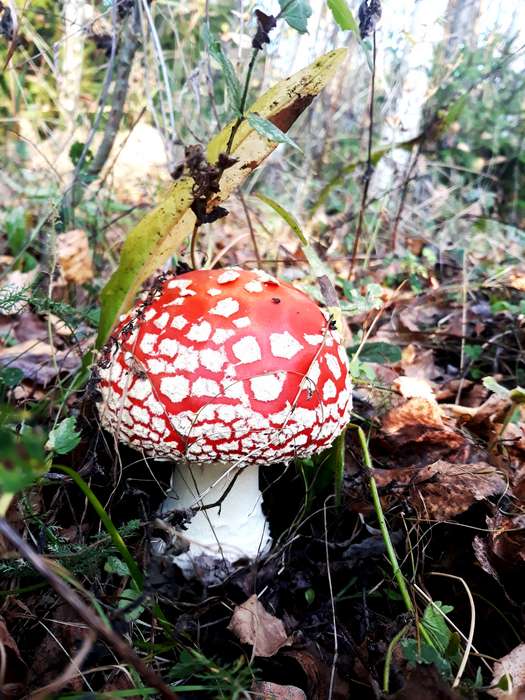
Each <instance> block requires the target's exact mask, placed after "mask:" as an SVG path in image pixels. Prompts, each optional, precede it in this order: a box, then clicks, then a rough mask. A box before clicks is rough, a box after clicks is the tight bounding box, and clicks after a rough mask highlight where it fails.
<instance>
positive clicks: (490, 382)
mask: <svg viewBox="0 0 525 700" xmlns="http://www.w3.org/2000/svg"><path fill="white" fill-rule="evenodd" d="M483 386H484V387H485V388H486V389H488V390H489V391H492V393H493V394H496V396H499V397H500V398H502V399H508V398H509V396H510V391H509V390H508V389H507V388H505V387H504V386H501V384H498V382H497V381H496V380H495V379H494V377H483Z"/></svg>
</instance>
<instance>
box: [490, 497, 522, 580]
mask: <svg viewBox="0 0 525 700" xmlns="http://www.w3.org/2000/svg"><path fill="white" fill-rule="evenodd" d="M488 525H489V528H490V531H491V535H490V540H491V542H490V545H489V546H490V549H491V550H492V552H494V554H495V555H496V556H497V557H498V558H499V559H500V560H502V561H504V562H506V563H507V564H508V565H509V566H511V567H515V566H516V565H517V564H518V563H522V564H523V563H525V515H514V516H511V515H503V514H502V513H500V512H499V511H498V512H497V513H496V515H495V516H494V517H493V518H489V519H488Z"/></svg>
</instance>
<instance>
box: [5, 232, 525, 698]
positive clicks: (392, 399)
mask: <svg viewBox="0 0 525 700" xmlns="http://www.w3.org/2000/svg"><path fill="white" fill-rule="evenodd" d="M77 238H78V236H77ZM80 238H82V236H80ZM71 244H72V245H73V250H74V251H75V250H76V253H75V255H73V256H72V259H74V258H75V256H77V263H78V255H79V248H78V246H79V245H80V243H79V242H78V240H77V242H76V244H75V243H74V242H72V243H71ZM75 245H76V246H77V247H76V248H75ZM411 245H412V247H413V255H414V259H417V260H422V258H421V250H422V245H420V246H419V247H418V242H417V241H413V242H412V243H411ZM230 257H231V258H232V259H231V261H232V262H238V259H237V258H235V256H234V255H231V256H230ZM64 260H65V258H64ZM64 260H63V261H62V264H63V265H65V266H66V268H67V269H68V274H69V275H70V279H69V282H65V283H64V286H63V289H62V292H61V297H59V296H57V295H55V298H56V299H57V301H56V302H55V303H54V305H52V307H50V306H49V304H48V305H47V306H45V304H43V302H42V299H41V298H40V301H38V299H39V297H38V296H36V297H35V298H33V299H24V298H23V295H22V297H21V298H20V299H19V304H18V306H17V307H16V308H13V307H11V308H10V309H9V313H4V314H3V315H2V316H0V330H1V332H2V337H3V347H2V348H1V349H0V363H1V365H2V368H3V369H2V374H1V382H2V391H3V394H4V400H7V401H9V403H10V404H11V406H15V405H16V406H17V408H16V413H13V414H12V415H11V417H10V419H9V420H10V421H11V422H12V421H13V420H16V421H17V422H18V425H19V430H21V431H22V434H23V431H24V426H25V425H31V426H33V428H34V429H35V430H36V431H37V432H38V431H39V430H41V431H42V433H45V432H47V431H48V430H49V428H50V427H52V426H53V425H55V430H54V431H53V433H52V441H53V445H54V455H55V456H54V462H53V464H51V463H49V462H46V463H45V469H44V473H43V474H42V476H41V478H40V479H39V481H38V483H36V484H33V485H29V484H28V486H27V488H26V489H25V490H24V491H23V492H22V493H21V494H20V495H19V496H18V497H17V498H16V499H15V500H14V501H13V502H12V503H11V506H10V508H9V510H8V514H7V521H8V523H9V525H10V526H11V528H12V530H14V531H15V533H18V535H19V536H20V537H22V539H23V541H24V542H25V543H26V545H27V547H28V548H29V549H30V550H31V551H32V552H33V553H34V556H35V557H36V559H34V560H33V564H31V563H29V562H28V560H27V557H26V558H25V559H23V558H21V557H20V553H19V552H21V553H22V554H24V552H23V551H22V550H20V549H18V551H17V548H16V547H15V546H14V543H13V541H12V540H10V539H9V533H7V534H6V532H2V533H1V534H0V556H1V560H0V581H1V589H2V590H1V591H0V601H1V609H0V651H1V653H0V683H1V684H2V685H3V691H2V692H3V697H28V696H30V697H42V698H43V697H61V698H94V697H150V696H152V695H153V694H156V693H157V692H159V691H158V687H159V686H158V685H157V689H155V687H154V685H155V682H156V681H155V678H156V679H157V680H158V681H159V683H160V679H162V680H163V682H165V683H167V684H168V685H169V689H168V690H166V689H164V690H163V691H162V690H161V694H164V696H165V697H169V693H170V692H171V693H172V694H173V693H175V694H177V696H178V697H180V698H192V697H211V698H218V697H224V698H241V697H268V698H270V697H275V698H301V697H304V695H303V694H301V693H302V691H304V693H306V696H307V697H308V698H311V699H314V698H315V699H319V700H324V699H328V698H333V699H334V700H335V699H341V700H342V699H343V698H360V699H363V700H366V698H379V697H392V698H398V699H403V700H423V699H424V698H451V699H452V698H460V697H479V696H481V697H482V696H484V695H485V694H486V693H487V692H488V693H489V695H491V696H495V697H503V693H504V692H505V691H509V693H508V694H506V695H505V697H514V698H519V697H522V696H521V695H519V692H520V691H519V690H517V689H516V688H519V686H520V684H525V644H524V643H523V623H524V620H523V604H524V587H523V581H524V574H525V508H524V503H525V428H524V421H523V418H524V407H525V403H524V400H525V397H524V393H523V390H519V389H516V384H517V383H519V382H517V379H516V378H517V377H518V378H519V377H523V376H524V372H525V359H524V356H523V346H524V344H525V333H524V319H525V308H524V306H523V292H524V290H525V268H523V267H518V266H515V267H513V268H510V267H509V268H507V269H505V270H504V271H503V272H502V273H501V274H498V275H497V276H494V277H493V278H490V277H487V278H486V279H485V281H484V282H482V283H479V284H477V285H474V284H469V285H468V286H466V285H465V283H464V277H463V275H462V269H461V267H460V266H458V265H456V264H455V263H454V262H453V261H452V260H448V261H447V262H446V264H445V263H440V264H436V265H435V266H433V267H431V268H430V269H428V266H427V269H426V272H425V273H424V274H423V273H421V271H420V272H419V273H418V274H415V275H412V276H411V277H410V278H409V279H408V280H407V274H406V271H405V270H404V269H403V268H402V267H401V265H400V263H399V261H396V259H394V260H393V261H392V262H391V263H389V264H388V265H382V264H381V261H376V268H375V269H377V272H376V273H374V274H373V281H374V283H375V284H376V285H379V292H378V297H377V298H378V299H379V302H380V303H379V304H374V308H372V309H370V308H368V309H365V310H364V311H363V312H362V313H361V314H354V315H353V316H352V317H349V318H347V320H348V327H349V337H348V343H349V346H350V347H349V355H350V358H351V360H352V365H351V368H352V374H353V375H354V380H355V391H354V411H353V421H354V423H355V424H356V425H359V426H360V427H361V428H362V429H363V431H364V433H365V435H366V437H367V441H368V450H369V452H370V455H371V458H372V464H373V476H374V479H375V484H376V485H377V487H378V491H379V495H380V500H381V505H382V510H383V512H384V515H385V518H386V523H387V527H388V532H389V536H390V539H391V541H392V543H393V544H394V547H395V550H396V552H397V557H398V560H399V562H400V566H401V569H402V572H403V574H404V577H405V580H406V581H407V585H408V589H409V593H410V605H411V606H412V610H409V609H407V607H410V606H407V601H406V600H403V597H402V596H401V594H400V590H399V588H398V585H397V583H396V577H395V576H394V573H395V572H394V571H393V568H392V564H391V561H389V558H388V556H387V551H386V550H385V542H384V537H383V536H382V534H381V531H380V527H379V524H378V520H377V510H374V507H373V499H372V495H371V484H370V472H369V471H368V470H367V469H366V464H365V457H366V451H365V453H363V445H362V443H361V442H360V441H359V437H358V433H357V431H356V429H355V428H352V427H350V428H348V430H347V432H346V437H345V440H346V443H345V453H344V464H342V463H341V461H340V460H339V461H338V460H337V459H336V458H334V455H333V453H332V454H331V455H329V456H328V458H327V457H326V456H325V457H323V458H321V459H317V460H314V461H311V462H308V463H304V464H300V465H294V466H290V467H288V468H286V469H284V470H283V466H282V465H280V466H279V465H278V466H273V467H269V468H267V469H266V470H265V471H264V474H263V480H264V484H263V486H264V494H265V495H264V503H265V506H264V507H265V510H266V513H267V516H268V519H269V521H270V523H271V528H272V536H273V539H274V543H275V544H274V547H273V549H272V551H271V552H270V553H269V554H268V555H267V556H265V557H264V558H262V559H261V561H258V562H257V563H256V564H251V565H247V566H245V567H244V568H241V569H239V570H238V571H237V572H236V573H235V574H234V575H232V576H231V577H230V578H228V579H227V580H226V581H225V582H223V583H222V584H217V585H214V586H210V587H206V588H205V587H204V586H203V585H201V584H199V583H197V582H195V581H191V582H190V581H186V580H185V579H184V578H183V576H182V575H181V573H180V572H179V571H178V569H177V568H176V566H174V565H173V564H172V563H170V562H169V561H166V560H163V559H160V558H155V557H153V556H152V555H151V553H150V540H151V537H152V535H153V534H154V528H155V514H156V512H157V509H158V508H159V505H160V503H161V500H162V493H163V489H164V488H166V487H167V484H168V481H169V474H170V469H169V468H168V467H166V465H160V466H159V470H158V472H157V475H156V477H155V478H153V477H152V475H151V474H150V473H149V472H148V471H147V470H146V468H145V465H144V462H143V461H142V460H141V459H140V458H138V455H137V453H135V452H133V451H132V450H130V449H126V448H122V449H121V450H120V453H119V455H118V456H117V455H116V453H115V450H114V444H113V442H112V441H108V440H107V439H105V438H104V435H103V433H102V431H101V429H100V426H99V424H98V419H97V414H96V410H95V404H94V400H93V395H92V394H91V393H90V392H89V385H88V390H87V391H86V390H84V388H83V387H82V381H84V380H85V377H86V375H85V372H84V373H83V372H82V366H81V363H82V357H83V356H85V354H86V352H87V350H88V348H89V347H90V343H91V342H92V338H93V332H94V330H93V329H94V326H93V322H92V321H90V318H89V315H86V314H85V313H84V312H83V311H82V308H83V306H82V305H83V304H85V305H86V308H87V307H88V306H89V304H88V301H87V300H86V299H87V298H86V293H85V292H82V291H80V292H79V291H78V289H80V287H78V289H77V288H76V286H75V283H74V282H72V281H71V280H72V279H73V280H74V279H75V274H76V275H77V280H78V282H79V284H80V282H81V281H82V280H81V279H80V278H79V277H78V275H81V274H82V272H84V273H85V266H84V267H83V265H82V263H81V264H80V266H78V265H77V270H76V272H75V271H74V270H73V269H72V268H68V265H67V263H65V262H64ZM221 262H222V263H224V262H225V260H223V261H221ZM290 262H292V261H290ZM18 274H23V273H18ZM19 283H21V284H22V285H23V283H24V282H23V280H21V281H20V280H19ZM73 288H74V289H77V291H73ZM363 294H366V290H364V291H363ZM73 299H76V301H75V302H73ZM5 310H6V309H5V308H4V311H5ZM363 328H364V329H367V333H366V337H364V338H363V337H362V335H359V331H360V330H362V329H363ZM350 333H352V334H353V335H352V338H353V340H351V339H350ZM50 339H52V342H50ZM358 347H359V355H358V358H357V359H356V357H355V353H356V351H357V348H358ZM352 358H353V359H352ZM75 378H79V379H78V386H79V388H78V389H76V388H75V385H74V384H73V385H72V383H71V382H72V380H74V379H75ZM82 378H83V379H82ZM522 382H523V380H522ZM6 405H7V404H6ZM13 410H14V409H13ZM58 417H59V418H60V420H58ZM71 417H73V418H75V419H76V424H75V423H73V425H74V426H75V427H74V428H72V427H71V423H68V422H67V421H66V422H64V423H60V421H62V420H63V419H64V418H68V419H69V418H71ZM57 425H63V429H62V430H61V431H60V430H57V429H56V426H57ZM48 446H49V445H48ZM33 448H34V450H36V452H32V450H33ZM18 449H19V450H22V451H23V454H21V453H20V452H18V453H16V454H15V452H16V450H15V452H13V455H12V468H13V473H14V472H16V470H17V469H18V468H19V464H20V460H21V459H26V460H28V459H29V460H30V459H31V458H35V459H38V454H39V453H38V449H37V447H35V446H34V445H33V446H32V445H31V444H30V442H29V441H26V442H23V443H22V448H21V447H20V445H19V446H18ZM28 455H29V456H28ZM17 460H18V461H17ZM62 467H66V468H67V467H69V468H71V469H72V470H74V472H75V473H77V474H78V475H79V476H80V477H81V478H80V479H77V480H74V478H73V477H72V476H71V473H67V471H66V472H65V471H64V469H62ZM20 468H21V467H20ZM37 564H39V567H40V568H35V567H36V566H37ZM57 574H59V578H60V577H62V579H61V580H64V579H65V580H66V581H67V584H66V591H61V594H59V593H58V592H57V590H56V588H53V582H54V580H55V579H56V578H57ZM254 595H256V596H257V598H256V599H254V598H253V597H252V596H254ZM73 598H74V599H75V600H80V601H81V602H82V601H83V602H84V604H85V605H88V606H89V608H90V610H91V615H92V617H91V618H88V619H87V620H86V619H82V617H81V615H80V612H79V608H78V606H77V607H75V604H73V607H72V605H71V602H72V600H73ZM73 602H74V601H73ZM250 610H251V613H250V614H252V613H253V611H254V610H256V612H257V614H256V619H257V624H256V625H255V627H253V625H249V624H248V625H246V624H243V622H242V620H243V616H242V613H243V611H244V612H246V611H250ZM234 614H235V616H236V619H237V622H236V623H233V624H232V616H233V615H234ZM239 619H240V622H239ZM95 620H99V621H103V622H102V624H104V623H106V624H107V625H109V626H110V627H111V629H112V630H113V638H108V637H106V638H103V635H101V634H100V630H99V629H98V630H97V629H95V628H96V624H95V622H94V621H95ZM115 637H116V638H117V639H120V640H121V644H122V643H124V645H125V646H124V649H123V648H122V647H118V646H117V645H116V644H115V639H114V638H115ZM130 647H133V648H134V649H135V650H136V652H137V654H138V655H139V657H140V658H141V659H142V660H143V661H144V662H145V663H146V665H147V666H148V667H149V668H150V670H152V672H153V674H152V675H151V674H150V676H148V677H145V675H144V673H143V672H142V668H141V666H140V664H137V663H136V659H135V658H133V659H132V658H131V657H130V656H129V653H130ZM126 650H127V651H126ZM498 659H503V660H502V661H499V662H498V661H497V660H498ZM506 673H507V674H510V677H509V676H506V675H505V674H506ZM262 681H264V682H266V683H273V684H274V685H273V686H266V690H263V689H262V687H263V686H261V685H257V682H259V683H261V682H262ZM512 684H514V690H512ZM287 686H294V687H295V690H294V689H293V688H289V687H287ZM257 693H258V694H257ZM265 693H266V694H265ZM272 693H273V695H272ZM172 697H174V695H172Z"/></svg>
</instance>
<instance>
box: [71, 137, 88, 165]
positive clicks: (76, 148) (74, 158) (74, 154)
mask: <svg viewBox="0 0 525 700" xmlns="http://www.w3.org/2000/svg"><path fill="white" fill-rule="evenodd" d="M85 146H86V144H85V143H82V142H81V141H75V143H74V144H73V145H72V146H71V148H70V149H69V157H70V159H71V162H72V163H73V165H75V166H76V165H78V163H79V162H80V158H81V156H82V153H83V152H84V148H85ZM92 160H93V152H92V150H91V149H90V148H88V149H87V151H86V154H85V156H84V161H83V163H82V170H84V169H85V168H86V167H87V166H88V165H89V164H90V163H91V161H92Z"/></svg>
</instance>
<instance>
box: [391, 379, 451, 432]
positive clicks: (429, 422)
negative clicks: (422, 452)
mask: <svg viewBox="0 0 525 700" xmlns="http://www.w3.org/2000/svg"><path fill="white" fill-rule="evenodd" d="M399 379H401V377H399V378H398V379H397V380H396V381H399ZM415 427H424V428H435V429H440V430H442V429H443V428H444V427H445V424H444V423H443V417H442V411H441V409H440V407H439V406H438V404H437V403H436V402H435V401H429V400H428V399H423V398H411V399H409V400H408V401H406V402H405V403H404V404H401V405H400V406H396V407H395V408H393V409H391V410H390V411H389V412H388V413H387V414H386V415H385V416H384V418H383V421H382V425H381V428H382V430H383V432H384V433H386V434H387V435H394V434H396V433H399V432H400V431H405V430H407V429H412V428H415Z"/></svg>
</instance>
